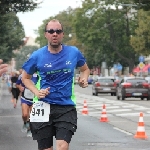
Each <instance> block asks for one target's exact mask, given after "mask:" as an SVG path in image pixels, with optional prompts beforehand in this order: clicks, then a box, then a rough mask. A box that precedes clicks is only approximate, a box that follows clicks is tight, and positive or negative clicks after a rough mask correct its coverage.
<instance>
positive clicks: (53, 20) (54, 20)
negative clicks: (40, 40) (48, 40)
mask: <svg viewBox="0 0 150 150" xmlns="http://www.w3.org/2000/svg"><path fill="white" fill-rule="evenodd" d="M49 22H59V23H60V25H61V28H62V30H63V26H62V23H61V22H60V21H59V20H57V19H52V20H50V21H49ZM49 22H47V23H46V25H45V29H44V32H45V31H46V30H47V25H48V23H49Z"/></svg>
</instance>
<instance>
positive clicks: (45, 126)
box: [30, 105, 77, 149]
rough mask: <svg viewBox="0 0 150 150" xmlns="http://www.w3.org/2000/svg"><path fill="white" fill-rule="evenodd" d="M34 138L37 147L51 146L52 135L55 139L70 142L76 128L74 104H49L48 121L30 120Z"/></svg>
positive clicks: (45, 147)
mask: <svg viewBox="0 0 150 150" xmlns="http://www.w3.org/2000/svg"><path fill="white" fill-rule="evenodd" d="M30 128H31V132H32V136H33V139H34V140H37V142H38V147H39V149H47V148H50V147H51V146H53V136H55V138H56V140H65V141H66V142H67V143H70V141H71V138H72V135H73V134H74V132H75V131H76V129H77V111H76V108H75V107H74V106H63V105H50V117H49V122H30Z"/></svg>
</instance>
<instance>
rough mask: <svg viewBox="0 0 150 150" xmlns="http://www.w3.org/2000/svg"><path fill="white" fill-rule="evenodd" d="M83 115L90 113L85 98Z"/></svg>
mask: <svg viewBox="0 0 150 150" xmlns="http://www.w3.org/2000/svg"><path fill="white" fill-rule="evenodd" d="M82 115H88V109H87V103H86V100H84V105H83V109H82Z"/></svg>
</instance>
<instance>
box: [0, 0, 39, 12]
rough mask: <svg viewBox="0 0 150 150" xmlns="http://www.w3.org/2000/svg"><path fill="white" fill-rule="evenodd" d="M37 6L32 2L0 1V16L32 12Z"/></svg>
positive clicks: (19, 0)
mask: <svg viewBox="0 0 150 150" xmlns="http://www.w3.org/2000/svg"><path fill="white" fill-rule="evenodd" d="M37 6H38V5H37V4H36V3H34V2H33V1H32V0H1V1H0V14H6V13H9V12H15V13H17V12H26V11H33V10H34V9H35V8H37Z"/></svg>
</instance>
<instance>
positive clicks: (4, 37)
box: [0, 13, 25, 62]
mask: <svg viewBox="0 0 150 150" xmlns="http://www.w3.org/2000/svg"><path fill="white" fill-rule="evenodd" d="M0 24H1V25H0V43H1V45H0V57H1V58H3V60H4V61H5V62H8V61H9V60H10V58H12V56H13V50H16V49H18V48H20V46H21V45H22V44H23V40H22V39H23V38H24V37H25V33H24V28H23V26H22V24H21V23H20V22H19V19H18V17H17V16H16V14H15V13H8V14H5V15H1V16H0Z"/></svg>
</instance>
